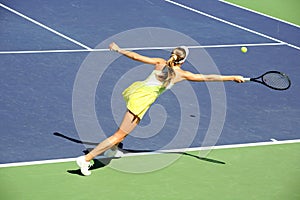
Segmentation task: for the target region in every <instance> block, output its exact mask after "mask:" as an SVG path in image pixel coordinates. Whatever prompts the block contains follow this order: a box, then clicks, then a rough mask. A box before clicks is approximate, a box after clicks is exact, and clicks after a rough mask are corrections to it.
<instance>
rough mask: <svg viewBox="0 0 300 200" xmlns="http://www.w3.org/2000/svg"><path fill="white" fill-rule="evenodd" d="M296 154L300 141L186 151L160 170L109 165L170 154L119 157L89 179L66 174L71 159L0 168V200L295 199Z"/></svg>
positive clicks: (299, 172) (299, 174)
mask: <svg viewBox="0 0 300 200" xmlns="http://www.w3.org/2000/svg"><path fill="white" fill-rule="evenodd" d="M299 152H300V143H293V144H280V145H269V146H256V147H242V148H231V149H218V150H213V151H212V152H211V153H210V154H209V156H208V158H207V159H199V158H197V156H195V155H198V154H199V152H189V153H188V154H185V155H181V156H179V159H177V160H176V161H175V162H173V163H172V164H171V165H169V166H166V167H164V168H162V169H160V170H156V171H153V172H149V173H139V174H134V173H127V172H121V171H119V170H116V169H112V168H111V167H110V166H112V165H114V166H117V165H119V166H122V165H123V164H124V165H126V164H128V163H135V164H137V165H140V166H141V167H143V165H148V164H149V165H150V164H151V162H152V161H153V160H156V161H159V160H161V161H163V160H166V159H169V158H170V157H172V156H175V155H174V154H173V153H165V154H155V155H144V156H133V157H123V158H121V159H116V160H113V161H111V163H110V164H109V165H108V166H105V167H101V168H98V169H95V170H92V175H91V176H88V177H83V176H80V175H78V174H72V173H69V172H68V170H69V171H70V170H71V171H73V172H76V170H77V169H78V168H77V166H76V164H75V163H74V162H65V163H53V164H40V165H30V166H20V167H5V168H0V176H1V193H0V199H3V200H4V199H9V200H14V199H28V200H29V199H30V200H36V199H39V200H40V199H43V200H44V199H51V200H52V199H56V200H59V199H64V200H66V199H73V200H76V199H109V200H115V199H129V200H134V199H137V200H142V199H148V200H153V199H158V200H160V199H163V200H168V199H170V200H176V199H178V200H186V199H193V200H195V199H214V200H215V199H230V200H232V199H246V200H247V199H251V200H252V199H264V200H268V199H270V200H271V199H272V200H274V199H278V200H279V199H280V200H282V199H286V200H298V199H300V190H299V188H300V157H299ZM193 155H194V156H193ZM177 156H178V155H177ZM147 160H149V162H147Z"/></svg>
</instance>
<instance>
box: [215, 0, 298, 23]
mask: <svg viewBox="0 0 300 200" xmlns="http://www.w3.org/2000/svg"><path fill="white" fill-rule="evenodd" d="M219 1H220V2H221V3H225V4H228V5H231V6H234V7H237V8H240V9H243V10H247V11H249V12H253V13H255V14H258V15H262V16H264V17H267V18H270V19H273V20H276V21H279V22H282V23H285V24H288V25H291V26H295V27H296V28H300V26H299V25H297V24H294V23H292V22H288V21H286V20H283V19H280V18H277V17H273V16H271V15H268V14H265V13H262V12H259V11H256V10H252V9H250V8H246V7H244V6H240V5H238V4H234V3H231V2H228V1H226V0H219Z"/></svg>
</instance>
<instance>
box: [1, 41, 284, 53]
mask: <svg viewBox="0 0 300 200" xmlns="http://www.w3.org/2000/svg"><path fill="white" fill-rule="evenodd" d="M280 45H286V44H285V43H257V44H225V45H203V46H187V48H189V49H201V48H203V49H206V48H229V47H242V46H246V47H255V46H280ZM174 48H176V47H175V46H174V47H138V48H122V49H125V50H130V51H137V50H168V49H170V50H171V49H174ZM102 51H110V50H109V49H70V50H67V49H66V50H63V49H58V50H38V51H0V55H1V54H38V53H78V52H102Z"/></svg>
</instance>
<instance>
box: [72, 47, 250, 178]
mask: <svg viewBox="0 0 300 200" xmlns="http://www.w3.org/2000/svg"><path fill="white" fill-rule="evenodd" d="M109 48H110V49H111V50H113V51H115V52H118V53H120V54H123V55H124V56H127V57H128V58H131V59H133V60H136V61H140V62H142V63H146V64H150V65H153V66H154V70H153V71H152V73H151V74H150V75H149V77H148V78H147V79H146V80H144V81H138V82H134V83H133V84H132V85H130V86H129V87H128V88H126V89H125V90H124V91H123V93H122V94H123V97H124V100H125V102H126V106H127V112H126V113H125V115H124V118H123V121H122V122H121V125H120V126H119V129H118V130H117V131H116V132H115V133H114V134H113V135H112V136H110V137H109V138H107V139H105V140H104V141H103V142H101V143H99V144H98V146H96V147H95V148H94V149H93V150H92V151H91V152H90V153H88V154H87V155H85V156H80V157H78V158H77V160H76V162H77V164H78V166H79V167H80V170H81V173H82V174H83V175H85V176H87V175H90V174H91V172H90V171H89V167H90V161H91V160H92V159H93V158H95V157H96V156H98V155H100V154H102V153H103V152H105V153H106V154H110V155H113V154H112V153H114V152H117V145H118V144H119V143H120V142H121V141H122V140H124V138H125V137H126V136H127V135H128V134H129V133H130V132H132V131H133V129H134V128H135V127H136V126H137V125H138V123H139V122H140V120H141V119H142V118H143V116H144V114H145V113H146V112H147V110H148V109H149V108H150V106H151V105H152V104H153V103H154V102H155V100H156V99H157V98H158V97H159V96H160V95H161V94H162V93H163V92H164V91H165V90H167V89H170V88H171V87H172V86H173V85H174V84H176V83H178V82H180V81H184V80H188V81H196V82H205V81H235V82H237V83H242V82H244V79H243V77H242V76H237V75H233V76H222V75H203V74H194V73H191V72H189V71H185V70H182V69H181V65H182V64H183V63H184V62H185V60H186V59H187V56H188V53H189V50H188V49H187V48H186V47H177V48H175V49H173V51H172V53H171V56H170V58H169V59H168V60H165V59H163V58H150V57H146V56H143V55H140V54H138V53H135V52H132V51H127V50H124V49H121V48H120V47H119V46H118V45H117V44H115V43H111V44H110V46H109ZM105 153H104V155H105Z"/></svg>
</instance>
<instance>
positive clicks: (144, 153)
mask: <svg viewBox="0 0 300 200" xmlns="http://www.w3.org/2000/svg"><path fill="white" fill-rule="evenodd" d="M295 143H300V139H295V140H282V141H278V140H277V141H271V142H270V141H268V142H255V143H245V144H229V145H220V146H210V147H194V148H182V149H170V150H159V151H154V152H142V153H126V154H124V156H123V157H133V156H145V155H157V154H164V153H172V152H173V153H178V152H182V153H184V152H192V151H203V150H217V149H236V148H245V147H261V146H270V145H281V144H295ZM97 158H99V159H101V158H107V157H104V156H98V157H97ZM75 160H76V158H62V159H52V160H40V161H29V162H16V163H6V164H0V168H8V167H22V166H30V165H42V164H56V163H65V162H73V161H75Z"/></svg>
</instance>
